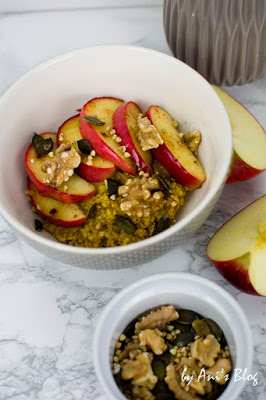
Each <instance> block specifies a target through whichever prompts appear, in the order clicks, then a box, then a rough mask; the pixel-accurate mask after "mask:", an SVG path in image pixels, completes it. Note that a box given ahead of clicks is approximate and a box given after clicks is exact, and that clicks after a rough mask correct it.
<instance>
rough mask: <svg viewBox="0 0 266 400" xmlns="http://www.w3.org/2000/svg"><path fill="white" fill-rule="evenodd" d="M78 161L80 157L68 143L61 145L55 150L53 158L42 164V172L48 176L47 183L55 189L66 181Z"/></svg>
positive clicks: (77, 164)
mask: <svg viewBox="0 0 266 400" xmlns="http://www.w3.org/2000/svg"><path fill="white" fill-rule="evenodd" d="M80 161H81V158H80V155H79V154H78V153H77V152H76V150H75V149H74V148H73V147H71V145H70V144H69V143H64V144H61V145H60V146H59V147H58V149H56V150H55V156H54V157H53V158H51V159H49V160H46V161H44V163H43V164H42V171H43V172H46V173H47V174H48V179H47V180H46V181H47V183H49V184H50V185H51V186H52V187H55V188H56V187H58V186H60V185H61V184H62V183H63V182H66V181H68V179H69V178H70V176H72V175H73V173H74V168H77V167H78V166H79V164H80Z"/></svg>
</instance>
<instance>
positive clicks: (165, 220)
mask: <svg viewBox="0 0 266 400" xmlns="http://www.w3.org/2000/svg"><path fill="white" fill-rule="evenodd" d="M170 225H171V221H170V219H169V217H168V215H167V214H165V215H163V216H162V218H161V219H159V221H158V222H157V224H156V234H158V233H161V232H163V231H165V230H166V229H168V228H169V227H170Z"/></svg>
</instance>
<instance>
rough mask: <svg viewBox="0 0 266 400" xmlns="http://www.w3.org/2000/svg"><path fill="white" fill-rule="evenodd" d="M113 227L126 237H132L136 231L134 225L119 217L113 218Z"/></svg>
mask: <svg viewBox="0 0 266 400" xmlns="http://www.w3.org/2000/svg"><path fill="white" fill-rule="evenodd" d="M115 225H116V226H117V227H118V228H119V229H120V230H121V231H123V232H125V233H127V234H128V235H133V234H134V233H135V231H136V225H135V224H133V222H131V221H130V220H129V219H127V218H124V217H121V216H120V215H117V216H116V217H115Z"/></svg>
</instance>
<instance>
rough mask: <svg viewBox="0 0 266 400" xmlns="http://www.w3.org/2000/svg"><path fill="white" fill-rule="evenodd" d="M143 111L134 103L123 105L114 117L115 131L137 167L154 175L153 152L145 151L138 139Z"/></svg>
mask: <svg viewBox="0 0 266 400" xmlns="http://www.w3.org/2000/svg"><path fill="white" fill-rule="evenodd" d="M140 113H141V110H140V109H139V107H138V106H137V104H135V103H133V101H129V102H128V103H124V104H122V105H121V106H120V107H118V108H117V110H116V111H115V113H114V115H113V124H114V129H115V130H116V133H117V135H118V136H119V137H121V139H122V142H121V145H123V146H126V151H127V152H129V153H130V154H131V157H132V159H133V160H134V161H135V163H136V165H137V166H138V167H139V168H141V169H142V170H143V171H144V172H147V173H148V174H150V175H151V174H152V173H153V171H152V155H151V152H150V151H149V150H148V151H143V150H142V148H141V146H140V144H139V141H138V139H137V132H138V124H137V117H138V115H139V114H140Z"/></svg>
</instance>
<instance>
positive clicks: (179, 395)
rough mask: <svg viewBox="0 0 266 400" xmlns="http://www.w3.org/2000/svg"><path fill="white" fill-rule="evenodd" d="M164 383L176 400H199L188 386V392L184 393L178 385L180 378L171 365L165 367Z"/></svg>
mask: <svg viewBox="0 0 266 400" xmlns="http://www.w3.org/2000/svg"><path fill="white" fill-rule="evenodd" d="M164 380H165V383H167V386H168V388H169V390H171V392H173V393H174V395H175V397H176V399H178V400H200V398H199V397H198V396H197V395H196V394H195V391H194V390H193V389H191V388H189V386H187V387H188V388H189V391H188V392H186V391H185V390H184V389H183V388H182V387H181V385H180V382H181V377H180V375H179V373H178V372H177V371H176V368H175V366H174V365H173V364H170V365H168V366H167V367H166V377H165V378H164Z"/></svg>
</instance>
